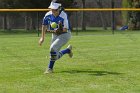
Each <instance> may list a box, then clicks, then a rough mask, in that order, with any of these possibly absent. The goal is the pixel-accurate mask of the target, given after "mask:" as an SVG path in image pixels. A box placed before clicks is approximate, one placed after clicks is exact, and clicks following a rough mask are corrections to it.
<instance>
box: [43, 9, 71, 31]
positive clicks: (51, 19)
mask: <svg viewBox="0 0 140 93" xmlns="http://www.w3.org/2000/svg"><path fill="white" fill-rule="evenodd" d="M52 22H56V23H57V24H58V23H59V22H61V23H62V25H63V28H67V30H68V31H70V24H69V20H68V17H67V14H66V13H65V12H64V11H62V12H61V13H60V14H59V16H57V17H55V16H54V15H53V14H52V11H49V12H47V13H46V14H45V16H44V18H43V23H42V25H47V26H48V28H47V29H49V30H54V28H52V27H51V26H50V25H51V23H52Z"/></svg>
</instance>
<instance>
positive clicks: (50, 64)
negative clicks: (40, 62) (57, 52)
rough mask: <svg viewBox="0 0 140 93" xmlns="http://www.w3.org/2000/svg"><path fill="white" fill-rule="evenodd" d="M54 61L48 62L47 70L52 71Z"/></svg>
mask: <svg viewBox="0 0 140 93" xmlns="http://www.w3.org/2000/svg"><path fill="white" fill-rule="evenodd" d="M54 63H55V61H52V60H50V63H49V66H48V68H50V69H53V66H54Z"/></svg>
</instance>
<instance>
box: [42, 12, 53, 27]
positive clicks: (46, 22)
mask: <svg viewBox="0 0 140 93" xmlns="http://www.w3.org/2000/svg"><path fill="white" fill-rule="evenodd" d="M50 14H51V11H49V12H47V13H46V14H45V16H44V18H43V21H42V25H48V23H49V15H50Z"/></svg>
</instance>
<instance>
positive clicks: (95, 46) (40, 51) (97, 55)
mask: <svg viewBox="0 0 140 93" xmlns="http://www.w3.org/2000/svg"><path fill="white" fill-rule="evenodd" d="M86 33H87V32H86ZM90 33H91V32H90ZM97 33H99V34H97ZM84 34H85V33H84V32H80V33H79V35H78V36H75V33H74V35H73V37H72V39H71V41H70V42H69V43H70V44H72V45H73V47H74V48H73V52H74V58H72V59H70V58H69V57H68V56H67V55H65V56H63V58H62V59H60V60H58V61H57V62H56V64H55V69H54V73H53V74H49V75H44V74H43V72H44V71H45V69H46V67H47V65H48V61H49V44H50V38H51V37H50V35H48V36H47V35H46V39H45V42H44V44H43V46H42V47H40V46H38V40H39V37H37V34H35V33H27V34H26V33H24V34H19V33H9V34H8V33H1V34H0V93H140V78H139V77H140V32H138V31H137V32H116V33H115V34H114V35H112V34H103V33H101V32H96V34H94V33H92V34H93V35H84ZM67 45H68V44H67ZM67 45H65V46H64V47H63V48H66V47H67ZM46 56H47V57H46Z"/></svg>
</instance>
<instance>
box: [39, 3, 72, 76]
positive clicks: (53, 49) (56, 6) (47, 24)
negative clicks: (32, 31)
mask: <svg viewBox="0 0 140 93" xmlns="http://www.w3.org/2000/svg"><path fill="white" fill-rule="evenodd" d="M48 8H49V9H50V11H49V12H47V13H46V14H45V16H44V18H43V23H42V33H41V38H40V40H39V44H40V45H42V43H43V41H44V38H45V32H46V30H47V31H50V32H52V31H53V33H52V41H51V46H50V62H49V65H48V68H47V70H46V71H45V72H44V73H45V74H46V73H52V72H53V67H54V63H55V61H56V60H58V59H60V58H61V57H62V56H63V55H65V54H68V55H69V57H71V58H72V56H73V53H72V46H71V45H69V46H68V47H67V48H66V49H64V50H60V49H61V47H62V46H64V45H65V44H66V43H67V42H68V41H69V40H70V38H71V31H70V25H69V20H68V17H67V14H66V13H65V12H64V11H62V10H61V4H60V3H55V2H51V4H50V6H49V7H48ZM52 22H56V23H57V24H59V23H60V22H61V23H62V26H63V28H62V33H61V34H57V29H54V28H52V27H51V23H52Z"/></svg>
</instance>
